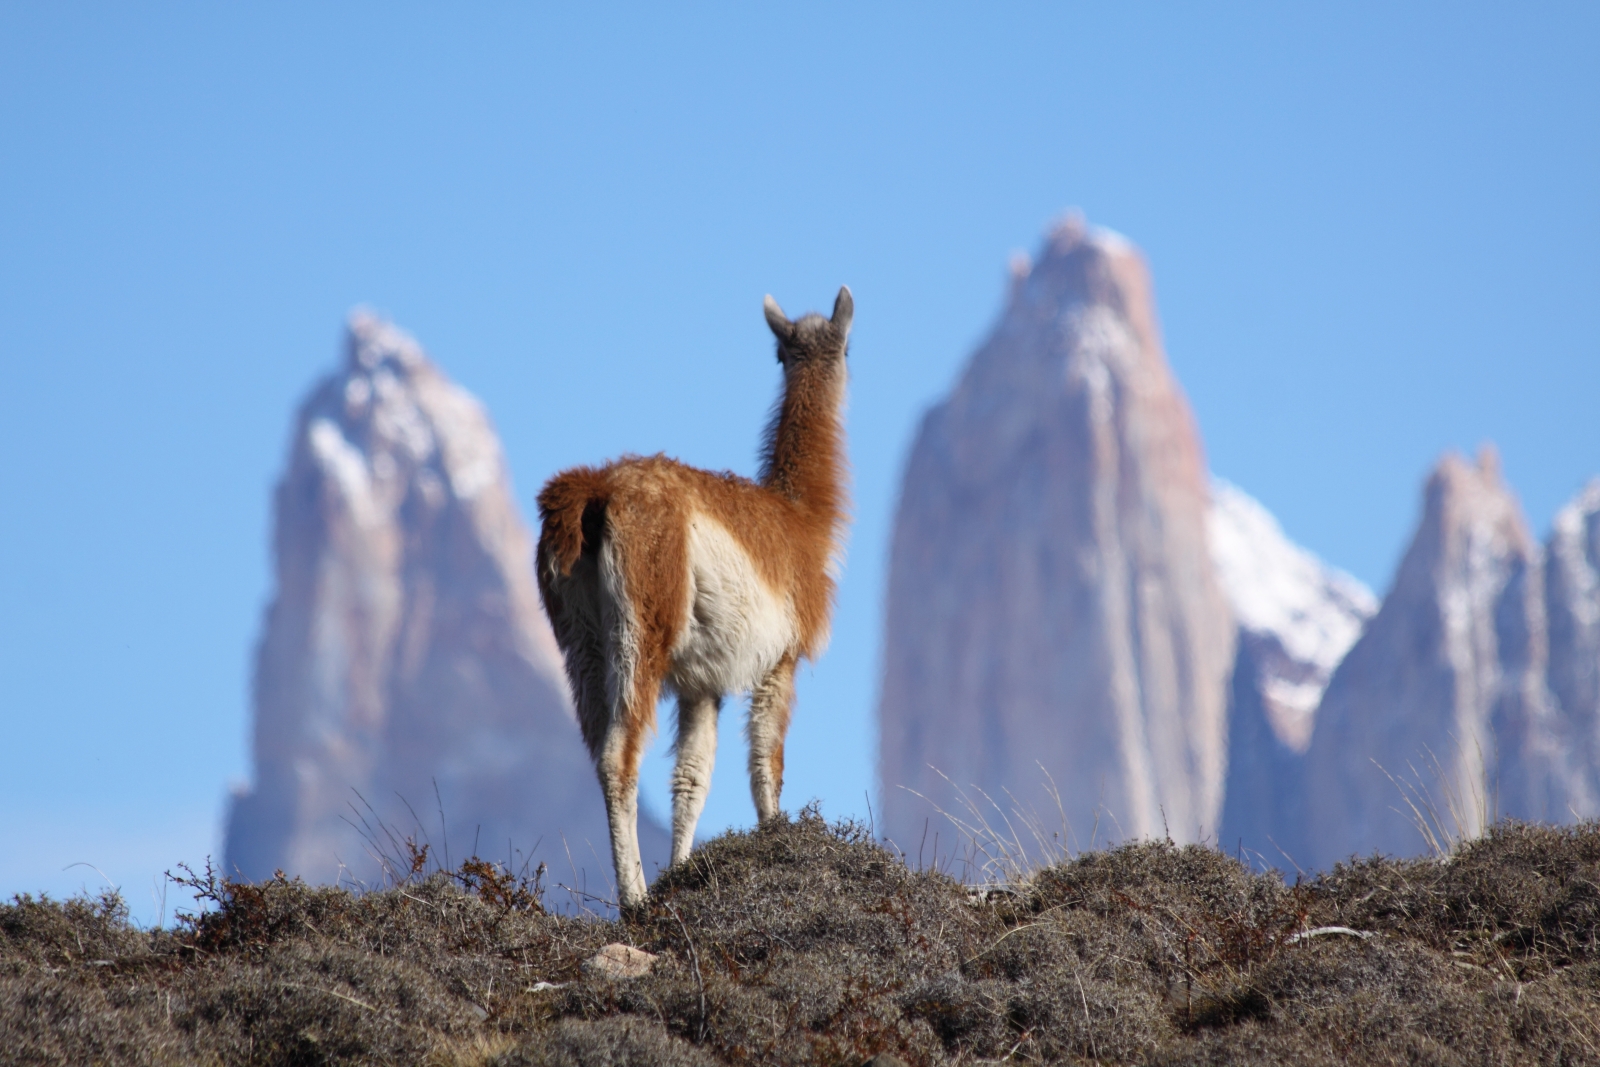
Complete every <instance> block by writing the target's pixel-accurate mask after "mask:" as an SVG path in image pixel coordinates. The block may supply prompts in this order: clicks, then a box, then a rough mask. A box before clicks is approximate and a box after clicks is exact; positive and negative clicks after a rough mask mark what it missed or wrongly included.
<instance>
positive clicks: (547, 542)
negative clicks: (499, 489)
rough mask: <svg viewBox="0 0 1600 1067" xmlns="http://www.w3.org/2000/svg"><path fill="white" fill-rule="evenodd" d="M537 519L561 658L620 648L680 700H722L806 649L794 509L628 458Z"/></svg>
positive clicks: (543, 581) (736, 484)
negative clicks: (796, 589) (656, 670)
mask: <svg viewBox="0 0 1600 1067" xmlns="http://www.w3.org/2000/svg"><path fill="white" fill-rule="evenodd" d="M539 510H540V514H541V517H542V520H543V521H542V526H541V530H540V537H539V579H540V588H541V591H543V593H544V596H545V603H546V606H547V608H548V609H549V611H550V614H551V617H552V621H553V622H554V623H555V629H556V636H557V639H558V640H559V641H561V643H562V646H563V649H564V650H570V649H571V647H572V646H573V645H575V644H579V643H582V641H583V640H585V639H589V640H591V641H595V640H598V641H599V642H600V643H604V642H605V641H606V640H608V639H609V640H613V641H614V640H616V639H617V637H621V638H622V639H623V640H624V641H626V642H629V643H631V644H632V646H633V647H632V648H631V649H630V650H629V651H630V652H632V653H633V654H634V655H636V656H637V657H639V658H641V659H644V660H650V661H654V662H653V663H652V665H653V666H658V667H660V668H661V669H662V671H663V673H664V674H665V675H666V678H665V680H666V681H667V682H668V684H670V685H671V686H672V687H673V688H674V689H677V690H678V691H680V692H681V691H695V692H703V693H722V692H729V691H737V690H744V689H749V688H751V687H753V686H754V685H755V684H756V683H757V682H758V681H759V679H760V677H761V675H762V674H763V673H765V671H767V670H769V669H770V668H771V667H772V665H773V664H774V663H775V662H777V660H778V659H779V658H780V657H781V656H782V655H783V654H784V652H785V651H787V650H788V649H789V648H790V647H791V646H792V645H794V644H795V643H796V640H797V638H798V637H799V636H802V635H800V634H799V633H798V632H797V611H796V605H795V603H794V598H793V596H792V595H790V594H788V593H786V592H780V590H786V589H788V588H791V587H792V578H793V575H794V574H795V572H796V570H797V569H798V567H799V566H800V565H801V564H802V560H800V559H799V558H797V554H796V552H795V549H794V544H793V538H792V537H791V536H789V534H790V532H791V528H792V526H793V523H794V521H795V520H794V515H793V507H792V506H791V505H789V504H788V503H787V502H786V501H784V500H782V499H781V498H779V497H777V496H775V495H774V494H772V493H770V492H769V491H767V490H765V489H763V488H762V487H761V486H759V485H757V484H756V483H754V482H751V481H749V480H748V479H744V478H740V477H738V476H736V475H732V474H718V473H711V472H708V471H702V470H698V469H696V468H693V467H689V466H686V465H684V464H682V463H679V462H677V461H676V460H672V459H668V458H666V457H664V456H650V457H626V458H624V459H621V460H617V461H615V462H612V463H609V464H606V465H605V466H603V467H598V468H593V467H575V468H573V469H571V470H568V471H564V472H563V473H561V474H559V475H557V476H556V477H554V478H552V479H551V480H550V481H549V482H548V483H547V484H546V486H545V488H544V490H543V491H542V492H541V493H540V494H539ZM613 613H614V616H615V617H614V618H607V616H609V615H612V614H613ZM557 616H568V617H569V618H567V619H566V620H560V619H557ZM614 631H620V633H615V632H614ZM596 651H601V650H600V649H598V648H597V649H596Z"/></svg>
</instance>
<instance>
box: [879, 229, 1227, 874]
mask: <svg viewBox="0 0 1600 1067" xmlns="http://www.w3.org/2000/svg"><path fill="white" fill-rule="evenodd" d="M1209 499H1210V491H1209V487H1208V484H1207V477H1206V467H1205V462H1204V460H1203V458H1202V455H1201V449H1200V442H1199V438H1198V436H1197V434H1196V432H1195V429H1194V423H1193V419H1192V417H1191V415H1190V413H1189V408H1188V405H1187V403H1186V402H1185V400H1184V398H1183V395H1182V393H1181V392H1180V390H1179V388H1178V385H1177V383H1176V382H1175V381H1174V380H1173V377H1172V374H1171V372H1170V370H1169V369H1168V367H1167V362H1166V358H1165V356H1164V355H1163V353H1162V347H1161V339H1160V335H1159V332H1158V329H1157V325H1156V314H1155V306H1154V302H1153V298H1152V295H1151V291H1150V281H1149V276H1148V272H1147V269H1146V267H1145V264H1144V260H1143V258H1142V257H1141V256H1140V254H1139V253H1138V252H1137V251H1136V250H1135V249H1134V248H1133V247H1132V246H1131V245H1130V244H1129V243H1128V242H1127V241H1126V240H1124V239H1123V238H1121V237H1119V236H1117V235H1115V234H1112V233H1110V232H1108V231H1104V230H1098V229H1091V228H1086V227H1085V226H1084V225H1083V224H1082V222H1081V221H1078V220H1068V221H1067V222H1066V223H1064V224H1062V225H1061V226H1059V227H1057V228H1056V229H1055V230H1054V231H1053V232H1052V233H1051V234H1050V235H1049V237H1048V239H1047V240H1046V241H1045V245H1044V249H1043V252H1042V253H1041V255H1040V257H1039V260H1038V262H1037V263H1036V264H1033V265H1032V266H1031V268H1030V267H1023V268H1019V270H1018V271H1017V273H1016V276H1015V278H1014V283H1013V285H1012V287H1011V291H1010V296H1009V299H1008V303H1007V306H1006V308H1005V310H1004V311H1003V313H1002V314H1001V316H1000V319H999V322H998V323H997V324H996V325H995V327H994V330H993V332H992V333H991V334H990V336H989V338H988V340H987V341H985V342H984V343H983V345H982V346H981V347H980V348H979V349H978V351H977V353H976V354H975V355H974V356H973V357H972V360H971V362H970V364H969V365H968V366H967V368H966V370H965V371H964V372H963V374H962V376H961V379H960V381H959V382H958V383H957V385H956V387H955V389H954V390H953V392H952V393H951V394H950V396H949V397H948V398H947V399H946V400H945V401H944V402H942V403H941V404H939V405H938V406H937V407H935V408H934V409H933V410H932V411H931V412H929V413H928V415H927V416H926V418H925V419H924V420H923V423H922V426H921V429H920V430H919V432H918V434H917V439H916V443H915V445H914V447H913V449H912V452H911V457H910V461H909V463H908V465H907V468H906V472H905V476H904V482H903V486H902V490H901V499H900V505H899V512H898V515H897V518H896V524H895V531H894V539H893V545H892V549H891V562H890V576H889V594H888V630H887V635H886V642H885V667H884V681H883V692H882V697H881V718H880V729H881V746H880V760H881V766H880V771H881V775H882V782H883V808H884V813H883V817H882V826H883V827H884V829H885V830H886V831H887V833H888V834H889V835H890V836H891V837H892V838H893V839H894V840H895V841H896V842H897V843H899V844H900V845H901V846H902V847H903V848H905V849H907V850H908V851H909V852H911V853H913V854H915V853H916V852H917V851H918V850H919V847H922V846H920V844H919V842H920V841H921V839H922V837H923V831H924V827H925V826H931V832H930V834H929V835H928V840H929V841H931V840H932V834H933V833H941V832H942V835H943V840H944V841H946V842H948V841H949V840H950V837H951V833H950V829H949V825H948V823H946V822H944V820H942V819H941V818H939V816H938V815H937V814H936V810H937V809H938V808H944V809H945V810H950V811H958V812H959V811H960V810H961V802H960V800H959V799H958V797H957V794H956V789H958V788H959V789H961V790H965V791H966V792H967V793H968V794H969V795H970V796H972V797H974V798H976V797H977V790H981V791H983V792H984V793H986V794H987V795H988V796H989V797H991V798H993V799H994V800H995V802H996V803H997V804H998V805H999V806H1000V807H1001V808H1002V809H1008V808H1011V807H1012V806H1017V807H1020V808H1022V809H1024V810H1028V811H1032V812H1034V813H1035V814H1036V815H1037V816H1038V817H1039V818H1040V819H1041V820H1042V821H1043V823H1044V824H1045V827H1046V830H1047V831H1052V830H1057V829H1059V823H1060V815H1058V814H1057V808H1056V803H1055V800H1054V798H1053V797H1052V796H1051V795H1050V790H1049V788H1048V782H1050V781H1053V783H1054V786H1055V788H1056V789H1057V790H1059V793H1060V800H1061V805H1062V810H1063V811H1064V814H1065V816H1066V819H1067V821H1068V823H1069V824H1070V828H1071V832H1072V834H1073V835H1074V837H1075V839H1076V843H1077V844H1079V845H1087V844H1088V843H1089V841H1088V837H1089V834H1090V833H1091V830H1092V829H1093V827H1094V826H1095V825H1096V822H1097V821H1098V825H1099V835H1100V837H1105V836H1110V837H1138V836H1144V835H1149V834H1161V833H1163V832H1166V831H1170V833H1171V835H1172V837H1173V838H1174V839H1176V840H1180V841H1190V840H1195V839H1197V838H1199V837H1200V835H1201V834H1202V833H1203V832H1207V831H1212V830H1214V828H1215V827H1216V825H1217V818H1218V815H1219V813H1220V809H1221V804H1222V790H1223V773H1224V762H1225V753H1224V745H1225V743H1226V727H1225V723H1224V700H1225V682H1226V680H1227V677H1228V672H1229V669H1230V667H1231V665H1232V661H1233V625H1232V621H1231V615H1230V612H1229V609H1228V605H1227V602H1226V601H1225V599H1224V597H1223V594H1222V591H1221V589H1220V588H1219V586H1218V583H1217V580H1216V576H1215V571H1214V569H1213V567H1212V565H1211V560H1210V556H1209V552H1208V548H1207V535H1206V515H1207V511H1208V508H1209V506H1210V504H1209ZM945 776H948V779H949V782H947V781H946V779H945ZM1047 776H1048V777H1047ZM950 783H954V784H953V786H952V785H951V784H950ZM916 794H921V796H918V795H916ZM923 798H926V799H923ZM980 803H981V801H980ZM996 814H997V813H996V812H994V811H993V810H992V809H991V810H990V812H989V816H990V818H991V820H993V819H994V818H996ZM929 820H931V822H930V821H929ZM1097 839H1098V838H1097Z"/></svg>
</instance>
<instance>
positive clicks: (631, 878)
mask: <svg viewBox="0 0 1600 1067" xmlns="http://www.w3.org/2000/svg"><path fill="white" fill-rule="evenodd" d="M643 755H644V723H642V722H637V721H634V719H633V717H632V716H628V715H622V716H618V717H617V718H616V719H615V720H613V721H612V723H611V725H610V727H609V728H608V729H607V731H606V739H605V742H604V744H603V745H602V747H601V749H600V758H599V759H598V760H597V761H596V767H595V769H596V770H597V771H598V772H599V775H600V790H601V792H603V793H604V794H605V800H606V820H607V822H609V823H610V827H611V862H612V864H613V865H614V867H615V869H616V872H617V903H618V904H620V905H621V906H622V907H623V908H636V907H638V906H639V905H641V904H643V903H644V899H645V881H644V864H643V863H642V862H641V861H640V859H639V761H640V760H641V759H642V758H643Z"/></svg>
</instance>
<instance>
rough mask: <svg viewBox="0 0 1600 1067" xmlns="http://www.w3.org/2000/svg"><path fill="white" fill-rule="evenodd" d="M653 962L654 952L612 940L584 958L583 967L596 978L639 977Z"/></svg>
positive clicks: (645, 973)
mask: <svg viewBox="0 0 1600 1067" xmlns="http://www.w3.org/2000/svg"><path fill="white" fill-rule="evenodd" d="M655 962H656V957H655V954H654V953H650V952H645V951H643V950H641V949H637V948H634V947H633V946H632V945H624V944H622V943H621V942H619V941H613V942H612V943H611V944H609V945H607V946H606V947H604V948H602V949H601V950H600V951H599V952H596V953H595V954H594V955H593V956H590V957H589V958H588V959H586V960H584V961H583V969H584V971H585V972H586V973H587V974H590V975H592V976H594V977H596V978H641V977H643V976H644V975H647V974H649V973H650V968H651V967H653V966H654V965H655Z"/></svg>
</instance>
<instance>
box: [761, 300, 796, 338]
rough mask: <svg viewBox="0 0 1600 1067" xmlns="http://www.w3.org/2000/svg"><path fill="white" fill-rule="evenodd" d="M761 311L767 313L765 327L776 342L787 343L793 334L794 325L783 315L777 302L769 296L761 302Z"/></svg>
mask: <svg viewBox="0 0 1600 1067" xmlns="http://www.w3.org/2000/svg"><path fill="white" fill-rule="evenodd" d="M761 310H763V311H765V312H766V313H767V325H768V326H770V327H771V328H772V332H773V333H774V334H775V335H776V336H777V338H778V340H780V341H787V340H788V339H789V336H790V335H791V334H792V333H794V323H792V322H790V321H789V317H788V316H787V315H785V314H784V313H783V309H782V308H781V307H779V306H778V302H777V301H776V300H774V299H772V297H771V296H770V295H769V296H768V297H767V298H766V299H765V300H763V301H762V302H761Z"/></svg>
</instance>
